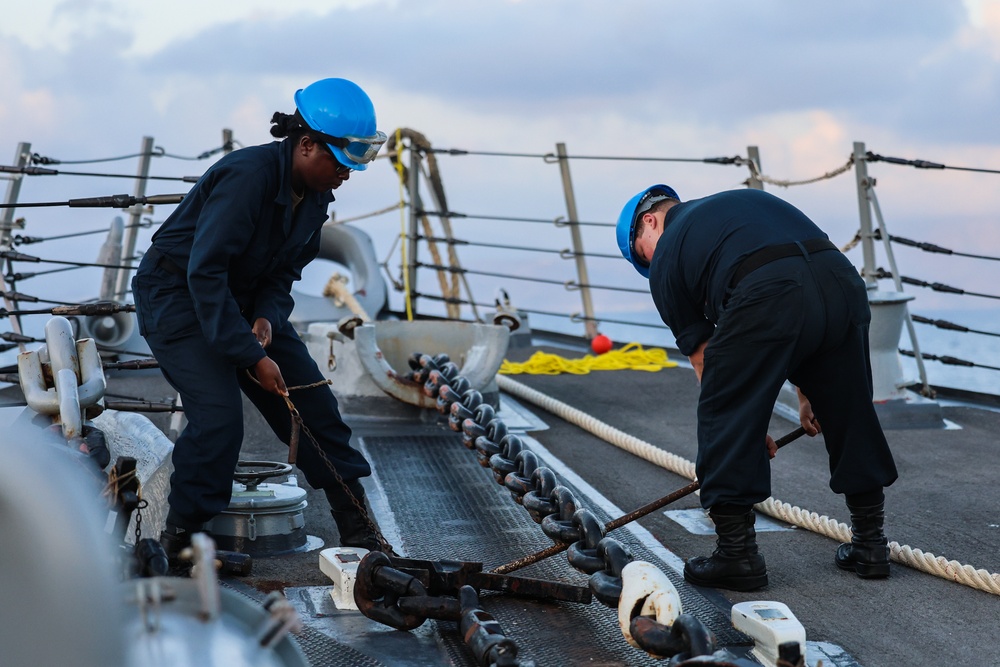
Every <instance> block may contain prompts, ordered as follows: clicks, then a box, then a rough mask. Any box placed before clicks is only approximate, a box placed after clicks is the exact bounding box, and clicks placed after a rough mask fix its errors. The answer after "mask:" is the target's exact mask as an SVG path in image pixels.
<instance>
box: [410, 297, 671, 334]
mask: <svg viewBox="0 0 1000 667" xmlns="http://www.w3.org/2000/svg"><path fill="white" fill-rule="evenodd" d="M414 296H416V297H420V298H421V299H428V300H430V301H447V300H449V299H450V300H451V302H452V303H455V304H458V305H475V306H479V307H480V308H495V307H496V304H493V303H479V302H472V301H467V300H465V299H460V298H455V297H443V296H441V295H439V294H424V293H423V292H417V293H415V294H414ZM514 310H516V311H518V312H522V313H528V314H529V315H546V316H549V317H564V318H566V319H568V320H569V321H571V322H587V321H590V322H604V323H609V324H623V325H626V326H635V327H644V328H649V329H667V326H666V325H665V324H655V323H651V322H635V321H632V320H616V319H610V318H607V317H587V316H586V315H581V314H580V313H560V312H556V311H552V310H539V309H537V308H514ZM459 321H463V322H464V321H468V320H459Z"/></svg>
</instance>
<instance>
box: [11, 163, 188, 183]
mask: <svg viewBox="0 0 1000 667" xmlns="http://www.w3.org/2000/svg"><path fill="white" fill-rule="evenodd" d="M0 174H24V175H25V176H95V177H97V178H127V179H129V180H133V181H134V180H136V179H141V180H147V181H180V182H183V183H197V182H198V179H199V178H201V177H200V176H149V175H147V176H136V175H135V174H101V173H94V172H89V171H61V170H59V169H45V168H43V167H11V166H7V165H0Z"/></svg>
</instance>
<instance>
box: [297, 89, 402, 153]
mask: <svg viewBox="0 0 1000 667" xmlns="http://www.w3.org/2000/svg"><path fill="white" fill-rule="evenodd" d="M295 108H296V109H298V111H299V114H300V115H301V116H302V119H303V120H304V121H305V122H306V124H308V125H309V128H310V129H312V130H313V131H314V132H315V133H316V134H318V135H320V138H321V139H322V140H323V141H324V142H326V145H327V146H328V147H329V148H330V151H331V152H332V153H333V155H334V157H336V158H337V161H338V162H340V164H342V165H344V166H345V167H350V168H351V169H357V170H358V171H364V170H365V169H367V168H368V163H369V162H371V161H372V160H374V159H375V156H376V155H378V151H379V149H380V148H381V147H382V144H384V143H385V140H386V136H385V133H383V132H379V131H378V129H377V128H376V125H375V107H373V106H372V101H371V99H369V97H368V95H367V94H366V93H365V91H363V90H361V87H360V86H358V84H356V83H354V82H353V81H348V80H347V79H321V80H319V81H317V82H315V83H313V84H310V85H308V86H306V87H305V88H303V89H300V90H298V91H296V92H295Z"/></svg>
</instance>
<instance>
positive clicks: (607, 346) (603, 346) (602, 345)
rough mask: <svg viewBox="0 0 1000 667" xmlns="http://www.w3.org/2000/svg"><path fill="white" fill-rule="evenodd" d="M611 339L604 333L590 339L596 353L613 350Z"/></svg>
mask: <svg viewBox="0 0 1000 667" xmlns="http://www.w3.org/2000/svg"><path fill="white" fill-rule="evenodd" d="M611 345H612V344H611V339H610V338H608V337H607V336H605V335H604V334H597V335H596V336H594V338H593V340H591V341H590V349H592V350H593V351H594V353H595V354H604V353H605V352H608V351H610V350H611Z"/></svg>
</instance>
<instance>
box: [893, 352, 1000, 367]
mask: <svg viewBox="0 0 1000 667" xmlns="http://www.w3.org/2000/svg"><path fill="white" fill-rule="evenodd" d="M899 353H900V354H902V355H904V356H907V357H915V356H916V354H914V352H913V350H903V349H900V350H899ZM920 356H921V357H923V358H924V359H929V360H931V361H937V362H939V363H942V364H947V365H949V366H965V367H967V368H986V369H988V370H992V371H1000V366H989V365H987V364H977V363H976V362H974V361H967V360H965V359H959V358H958V357H952V356H949V355H937V354H928V353H927V352H921V354H920Z"/></svg>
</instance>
